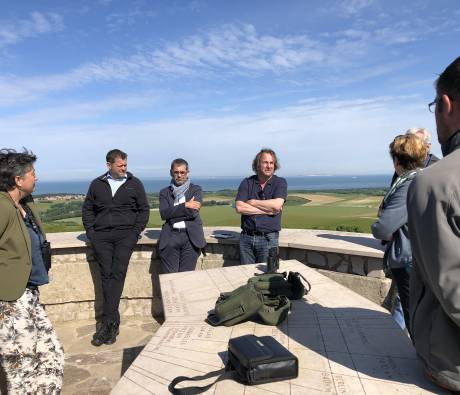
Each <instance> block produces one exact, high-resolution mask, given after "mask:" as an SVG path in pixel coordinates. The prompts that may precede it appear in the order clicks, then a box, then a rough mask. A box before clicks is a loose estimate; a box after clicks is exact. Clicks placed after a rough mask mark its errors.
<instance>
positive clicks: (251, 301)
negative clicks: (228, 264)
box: [207, 284, 264, 326]
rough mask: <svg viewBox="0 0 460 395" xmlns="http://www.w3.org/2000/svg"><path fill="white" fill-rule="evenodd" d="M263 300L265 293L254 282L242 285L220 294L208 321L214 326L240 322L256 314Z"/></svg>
mask: <svg viewBox="0 0 460 395" xmlns="http://www.w3.org/2000/svg"><path fill="white" fill-rule="evenodd" d="M263 302H264V297H263V295H262V294H261V293H260V292H258V291H256V289H255V288H254V286H253V285H252V284H246V285H242V286H241V287H238V288H236V289H235V290H234V291H232V292H224V293H221V294H220V296H219V298H218V299H217V301H216V305H215V307H214V311H213V312H211V313H209V314H208V319H207V321H208V322H209V323H210V324H211V325H213V326H218V325H225V326H231V325H235V324H238V323H240V322H242V321H244V320H246V319H248V318H250V317H252V316H253V315H254V314H256V313H257V311H258V310H259V309H260V308H261V307H262V305H263Z"/></svg>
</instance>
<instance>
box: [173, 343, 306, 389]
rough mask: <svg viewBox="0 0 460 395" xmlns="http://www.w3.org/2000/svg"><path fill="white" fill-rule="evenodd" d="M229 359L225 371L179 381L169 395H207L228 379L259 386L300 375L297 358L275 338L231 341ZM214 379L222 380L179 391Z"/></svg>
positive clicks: (175, 382) (177, 379)
mask: <svg viewBox="0 0 460 395" xmlns="http://www.w3.org/2000/svg"><path fill="white" fill-rule="evenodd" d="M227 355H228V361H227V365H226V367H225V368H223V369H220V370H217V371H215V372H210V373H207V374H205V375H203V376H195V377H186V376H179V377H176V378H175V379H174V380H173V381H172V382H171V384H169V386H168V389H169V391H170V392H171V393H172V394H176V395H194V394H200V393H202V392H204V391H207V390H208V389H209V388H211V387H212V386H213V385H214V384H215V383H217V382H218V381H221V380H223V379H226V378H232V379H234V380H235V381H237V382H239V383H241V384H245V385H255V384H264V383H271V382H274V381H280V380H288V379H294V378H296V377H297V376H298V374H299V361H298V359H297V357H296V356H295V355H294V354H292V353H291V352H290V351H289V350H287V349H286V348H285V347H284V346H283V345H281V344H280V343H279V342H278V341H276V340H275V339H274V338H273V337H271V336H261V337H257V336H254V335H244V336H240V337H235V338H233V339H230V340H229V342H228V354H227ZM213 376H219V377H218V378H217V380H215V381H214V382H213V383H211V384H208V385H206V386H202V387H198V386H197V387H186V388H175V387H176V385H177V384H179V383H180V382H182V381H189V380H190V381H199V380H203V379H208V378H210V377H213Z"/></svg>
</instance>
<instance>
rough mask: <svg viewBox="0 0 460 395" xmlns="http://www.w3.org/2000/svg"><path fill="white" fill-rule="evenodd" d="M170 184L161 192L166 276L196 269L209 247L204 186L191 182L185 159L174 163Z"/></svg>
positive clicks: (161, 254) (161, 249)
mask: <svg viewBox="0 0 460 395" xmlns="http://www.w3.org/2000/svg"><path fill="white" fill-rule="evenodd" d="M170 174H171V185H170V186H168V187H166V188H164V189H162V190H161V191H160V216H161V219H163V220H164V221H165V223H164V225H163V228H162V229H161V234H160V240H159V249H160V258H161V266H162V272H163V273H176V272H185V271H189V270H195V266H196V261H197V259H198V257H199V256H200V251H201V249H202V248H204V247H205V246H206V241H205V239H204V233H203V224H202V222H201V218H200V208H201V203H202V201H203V199H202V197H201V195H202V192H201V187H200V186H198V185H194V184H192V183H190V179H189V168H188V163H187V161H186V160H184V159H181V158H178V159H174V160H173V161H172V163H171V170H170Z"/></svg>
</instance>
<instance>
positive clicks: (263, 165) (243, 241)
mask: <svg viewBox="0 0 460 395" xmlns="http://www.w3.org/2000/svg"><path fill="white" fill-rule="evenodd" d="M279 167H280V166H279V163H278V159H277V157H276V154H275V152H274V151H273V150H271V149H269V148H263V149H261V150H260V152H259V153H258V154H257V155H256V157H255V158H254V161H253V162H252V170H254V172H255V173H256V174H255V175H253V176H251V177H248V178H245V179H244V180H243V181H242V182H241V184H240V186H239V188H238V194H237V195H236V212H237V213H238V214H241V229H242V232H241V236H240V261H241V263H242V264H249V263H260V262H267V258H268V250H269V249H270V248H272V247H278V238H279V231H280V230H281V210H282V209H283V205H284V202H285V201H286V198H287V183H286V180H285V179H284V178H281V177H278V176H276V175H275V174H274V173H275V171H276V170H278V169H279Z"/></svg>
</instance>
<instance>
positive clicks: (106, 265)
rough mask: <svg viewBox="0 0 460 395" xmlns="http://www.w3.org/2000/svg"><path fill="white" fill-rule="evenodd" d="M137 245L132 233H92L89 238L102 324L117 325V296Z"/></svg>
mask: <svg viewBox="0 0 460 395" xmlns="http://www.w3.org/2000/svg"><path fill="white" fill-rule="evenodd" d="M136 243H137V234H136V233H135V232H133V231H132V230H112V231H104V232H96V233H95V235H94V236H93V237H92V240H91V244H92V245H93V248H94V252H95V254H96V258H97V262H98V264H99V269H100V273H101V281H102V322H117V323H120V313H119V312H118V307H119V305H120V297H121V294H122V292H123V286H124V285H125V277H126V271H127V270H128V264H129V260H130V258H131V254H132V252H133V249H134V246H135V245H136Z"/></svg>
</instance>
